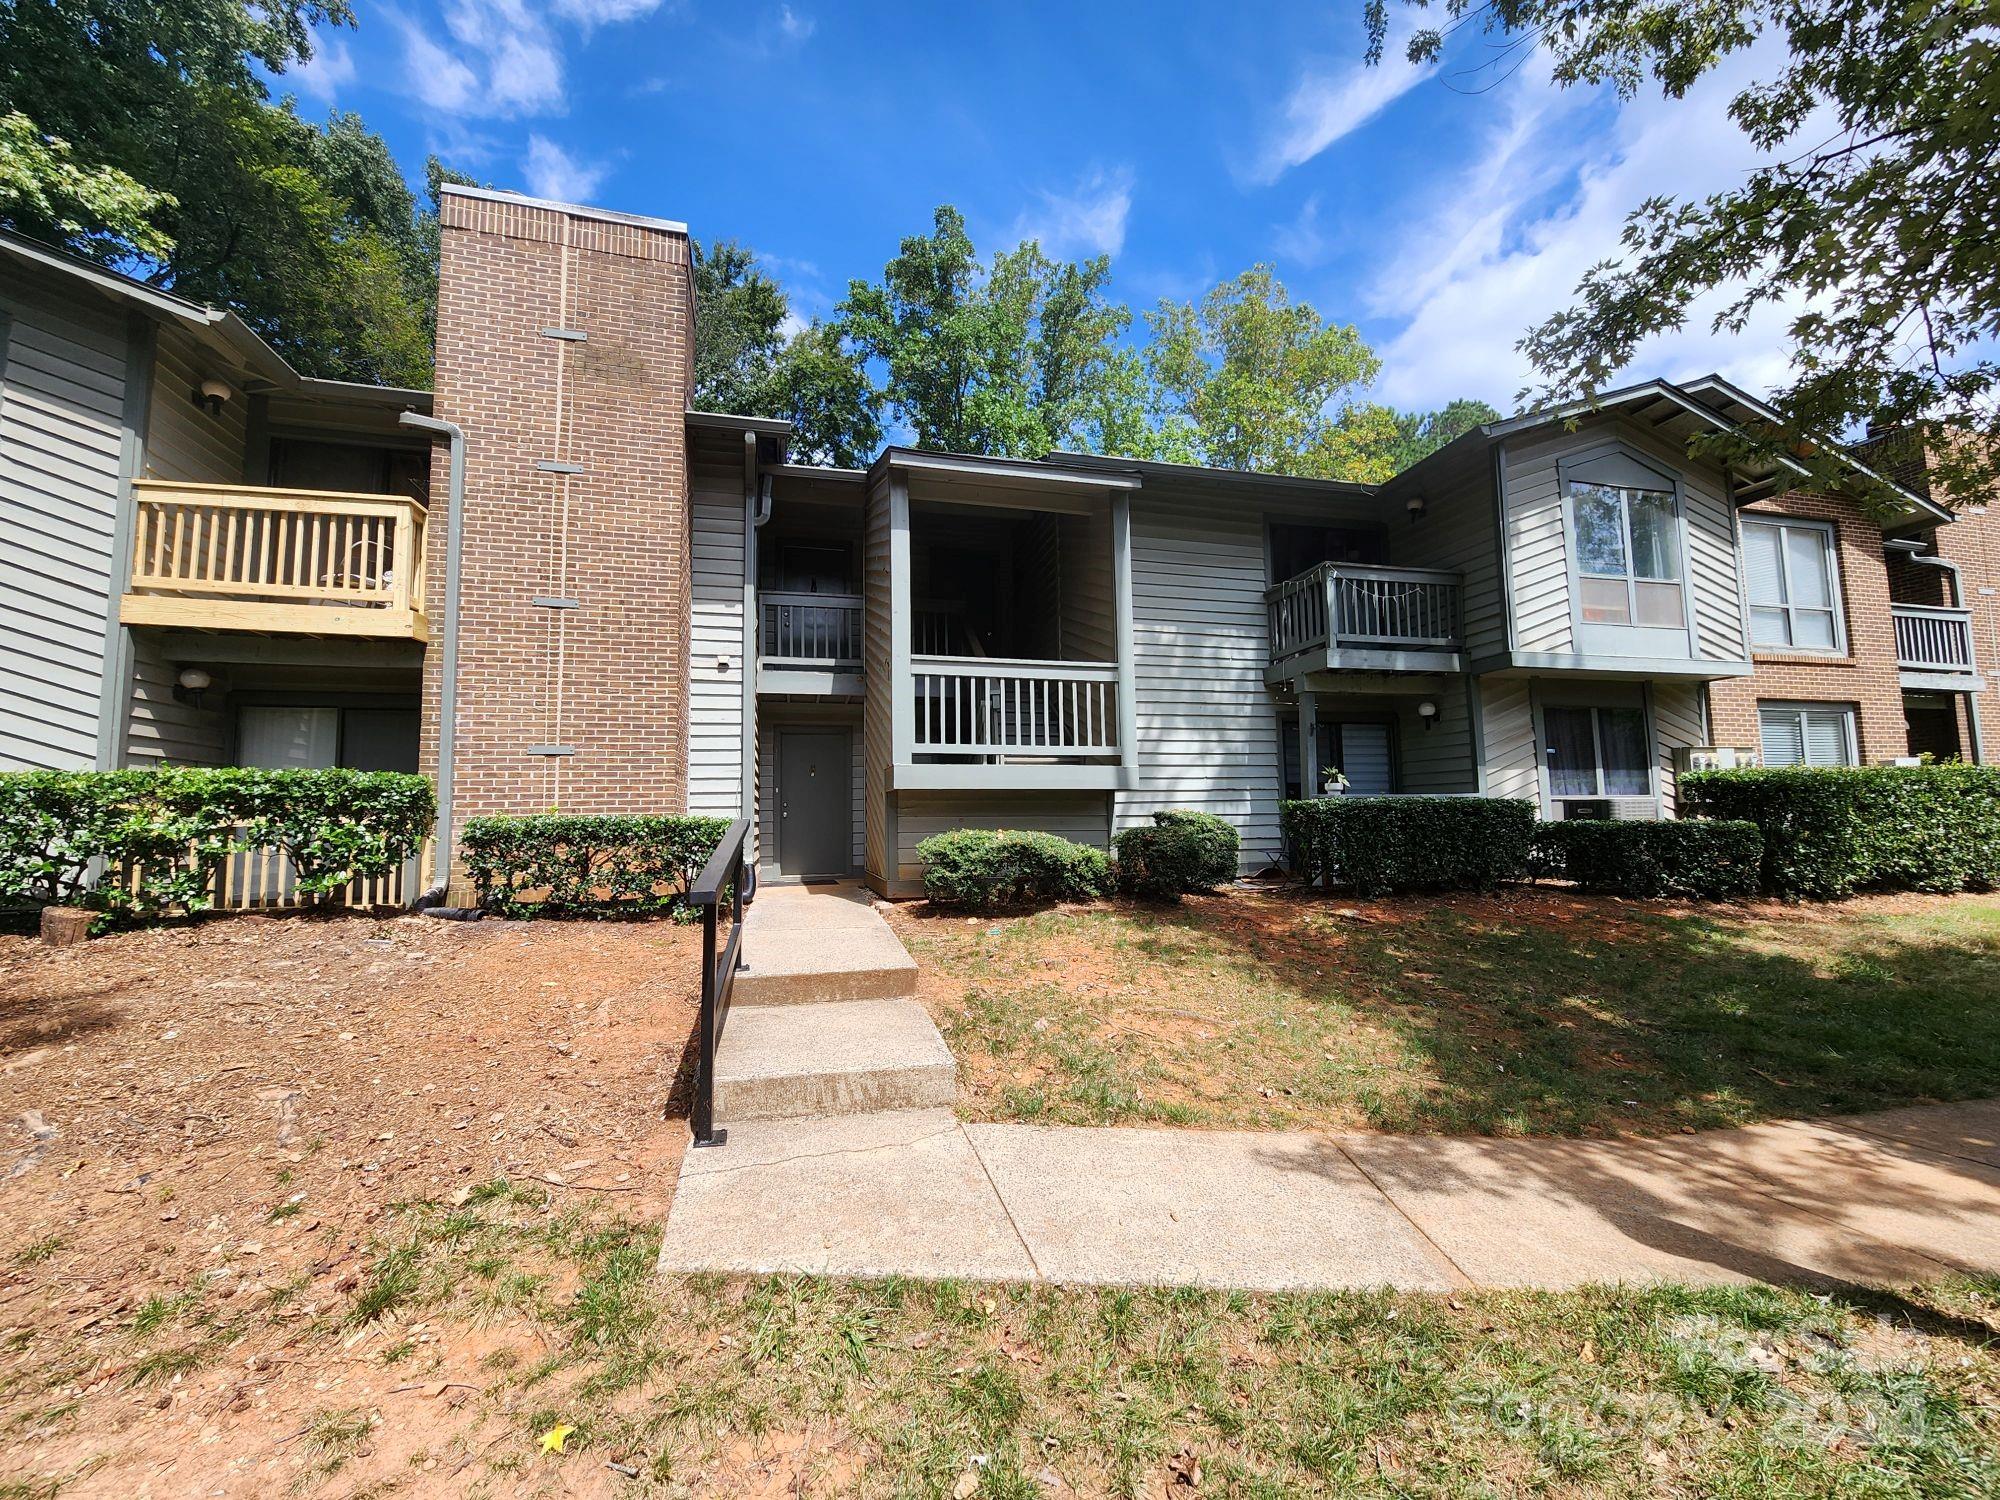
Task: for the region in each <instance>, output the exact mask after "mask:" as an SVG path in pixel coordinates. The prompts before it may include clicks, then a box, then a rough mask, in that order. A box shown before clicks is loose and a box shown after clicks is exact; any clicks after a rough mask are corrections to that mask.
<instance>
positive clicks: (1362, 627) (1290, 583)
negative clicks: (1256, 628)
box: [1264, 563, 1463, 678]
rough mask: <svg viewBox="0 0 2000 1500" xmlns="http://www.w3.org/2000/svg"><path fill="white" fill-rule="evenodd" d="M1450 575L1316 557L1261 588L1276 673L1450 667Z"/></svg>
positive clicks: (1456, 603) (1456, 629) (1453, 584)
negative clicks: (1310, 564)
mask: <svg viewBox="0 0 2000 1500" xmlns="http://www.w3.org/2000/svg"><path fill="white" fill-rule="evenodd" d="M1460 593H1461V582H1460V578H1459V575H1458V574H1456V573H1448V572H1442V571H1439V570H1436V569H1430V568H1390V567H1379V566H1375V565H1373V564H1361V563H1321V564H1319V565H1318V566H1317V567H1313V568H1308V569H1307V570H1306V571H1305V572H1303V573H1301V574H1299V575H1298V576H1297V577H1296V578H1288V579H1286V580H1285V581H1284V582H1283V583H1280V584H1277V585H1276V586H1274V587H1273V588H1271V589H1269V590H1267V591H1266V593H1265V595H1264V602H1265V606H1266V609H1267V611H1268V615H1269V619H1268V625H1269V629H1270V638H1271V669H1270V672H1269V673H1268V674H1267V675H1269V676H1273V677H1276V678H1286V677H1296V676H1302V675H1304V674H1305V673H1308V672H1317V671H1328V670H1331V671H1369V672H1455V671H1458V670H1459V668H1460V665H1461V653H1462V641H1463V635H1462V632H1461V627H1460V623H1459V616H1460V598H1459V596H1460Z"/></svg>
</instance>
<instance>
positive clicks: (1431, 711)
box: [1417, 698, 1438, 729]
mask: <svg viewBox="0 0 2000 1500" xmlns="http://www.w3.org/2000/svg"><path fill="white" fill-rule="evenodd" d="M1417 717H1418V718H1420V719H1422V720H1423V721H1424V728H1426V729H1432V728H1435V727H1436V725H1437V721H1438V706H1437V705H1436V704H1435V703H1433V702H1431V700H1430V699H1428V698H1426V699H1424V701H1423V702H1421V703H1419V704H1418V705H1417Z"/></svg>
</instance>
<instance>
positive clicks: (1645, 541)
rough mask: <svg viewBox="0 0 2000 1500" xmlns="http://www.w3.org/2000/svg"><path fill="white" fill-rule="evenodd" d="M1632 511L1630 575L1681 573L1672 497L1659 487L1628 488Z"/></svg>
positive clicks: (1670, 576) (1667, 578) (1661, 577)
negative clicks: (1650, 488)
mask: <svg viewBox="0 0 2000 1500" xmlns="http://www.w3.org/2000/svg"><path fill="white" fill-rule="evenodd" d="M1625 496H1626V501H1627V504H1628V505H1629V506H1630V508H1631V513H1632V576H1633V577H1635V578H1651V579H1655V580H1657V581H1662V582H1665V581H1670V580H1672V579H1676V578H1679V577H1680V576H1681V560H1680V542H1679V531H1678V528H1676V527H1675V525H1674V497H1673V495H1672V494H1670V493H1661V492H1660V491H1658V490H1627V491H1625Z"/></svg>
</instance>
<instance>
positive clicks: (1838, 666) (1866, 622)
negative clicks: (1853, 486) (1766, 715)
mask: <svg viewBox="0 0 2000 1500" xmlns="http://www.w3.org/2000/svg"><path fill="white" fill-rule="evenodd" d="M1744 513H1745V514H1746V515H1780V516H1798V517H1800V518H1803V519H1809V520H1815V521H1831V522H1832V523H1833V526H1834V533H1835V537H1836V551H1837V553H1838V556H1839V565H1840V596H1841V610H1842V612H1843V614H1844V616H1845V619H1846V623H1847V652H1846V654H1845V655H1843V656H1832V657H1829V656H1821V655H1809V654H1805V653H1793V652H1780V651H1768V650H1758V651H1755V652H1754V653H1753V655H1752V660H1753V661H1754V662H1755V664H1756V668H1757V670H1756V672H1755V673H1754V674H1752V675H1751V676H1749V677H1736V678H1730V679H1728V680H1726V681H1722V682H1715V683H1711V684H1710V685H1709V690H1708V712H1709V733H1710V734H1711V735H1713V736H1714V739H1715V743H1717V744H1719V745H1750V746H1753V747H1754V746H1755V745H1756V744H1757V743H1758V733H1757V705H1758V703H1760V702H1765V701H1776V702H1787V703H1842V704H1848V705H1850V706H1852V707H1853V708H1854V710H1855V720H1854V728H1855V738H1856V739H1857V740H1858V741H1859V748H1860V752H1861V761H1862V764H1864V765H1867V764H1870V763H1872V762H1875V761H1880V760H1886V759H1888V758H1890V757H1892V756H1899V755H1907V754H1908V753H1909V731H1908V728H1907V726H1906V725H1905V724H1904V721H1903V690H1902V687H1901V685H1900V683H1899V681H1898V679H1897V674H1896V629H1895V625H1894V623H1893V622H1892V621H1891V619H1890V616H1889V574H1888V568H1887V566H1886V564H1885V562H1884V560H1883V556H1882V531H1881V528H1880V527H1878V526H1876V525H1875V524H1874V523H1873V522H1872V521H1870V520H1868V519H1867V517H1866V516H1865V515H1863V513H1862V511H1861V509H1860V507H1859V506H1858V505H1856V504H1855V503H1854V502H1853V501H1850V500H1837V499H1831V498H1828V497H1826V496H1821V495H1810V494H1804V493H1793V494H1789V495H1782V496H1779V497H1778V498H1776V499H1774V500H1760V501H1757V502H1756V503H1755V504H1753V505H1750V506H1748V507H1746V508H1745V512H1744Z"/></svg>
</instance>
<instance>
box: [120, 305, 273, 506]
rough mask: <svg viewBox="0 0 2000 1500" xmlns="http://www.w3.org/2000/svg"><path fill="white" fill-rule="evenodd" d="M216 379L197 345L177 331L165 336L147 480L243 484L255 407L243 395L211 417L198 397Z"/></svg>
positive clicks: (157, 368) (156, 369) (156, 370)
mask: <svg viewBox="0 0 2000 1500" xmlns="http://www.w3.org/2000/svg"><path fill="white" fill-rule="evenodd" d="M209 373H211V371H210V369H209V367H208V366H207V365H206V364H204V363H203V356H202V355H201V354H200V352H199V351H198V350H197V348H196V347H195V344H194V341H193V340H192V339H190V338H189V337H188V336H187V335H186V334H185V333H184V332H182V331H181V330H180V329H178V328H174V327H167V328H163V329H161V330H160V347H159V353H158V355H157V356H156V357H155V359H154V362H153V402H152V409H151V414H150V420H149V422H148V424H147V428H146V477H147V478H148V479H179V480H185V481H190V482H199V481H203V480H207V481H213V482H217V483H223V484H241V483H242V482H243V444H244V434H245V424H246V423H247V422H248V420H249V411H250V403H249V401H248V400H246V399H245V398H244V396H243V393H242V392H241V391H238V392H237V393H236V395H235V396H234V397H233V398H232V399H230V400H228V401H225V402H224V403H223V406H222V414H221V415H220V416H215V417H211V416H210V415H209V414H208V413H207V412H205V411H203V410H202V409H201V408H200V407H199V406H197V405H195V402H194V396H193V392H194V390H195V388H196V387H197V386H199V385H200V384H201V381H202V378H203V377H204V376H205V375H208V374H209Z"/></svg>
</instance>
